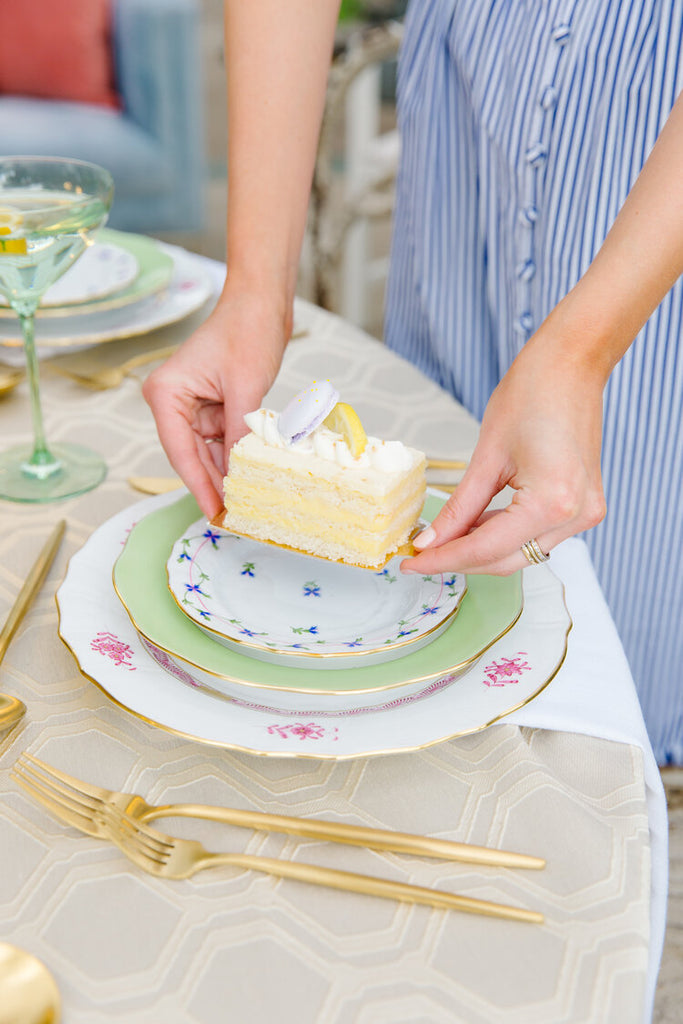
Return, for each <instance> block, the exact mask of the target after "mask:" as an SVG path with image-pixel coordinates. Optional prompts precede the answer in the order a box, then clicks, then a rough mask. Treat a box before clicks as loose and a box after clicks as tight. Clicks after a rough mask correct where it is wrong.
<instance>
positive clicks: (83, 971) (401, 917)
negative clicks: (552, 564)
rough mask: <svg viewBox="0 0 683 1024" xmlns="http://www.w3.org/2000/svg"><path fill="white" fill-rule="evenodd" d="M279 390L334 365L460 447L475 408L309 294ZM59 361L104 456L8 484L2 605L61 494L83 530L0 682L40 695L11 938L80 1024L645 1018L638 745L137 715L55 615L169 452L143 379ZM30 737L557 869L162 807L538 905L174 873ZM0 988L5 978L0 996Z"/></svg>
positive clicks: (20, 418)
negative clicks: (351, 752) (63, 490)
mask: <svg viewBox="0 0 683 1024" xmlns="http://www.w3.org/2000/svg"><path fill="white" fill-rule="evenodd" d="M297 318H298V324H299V326H305V327H307V328H308V329H309V332H310V333H309V336H308V337H306V338H302V339H301V340H299V341H295V342H293V343H292V344H291V345H290V348H289V350H288V354H287V358H286V362H285V366H284V369H283V371H282V374H281V377H280V378H279V380H278V382H277V385H276V387H275V389H274V393H273V402H274V403H275V404H276V407H277V405H279V404H281V403H282V402H283V401H284V400H286V399H287V398H288V397H290V396H291V394H292V393H293V391H294V390H295V389H297V388H299V387H300V386H304V385H305V384H307V383H308V382H309V381H310V380H311V379H312V378H315V377H316V376H318V377H319V376H324V377H330V378H331V379H332V380H333V381H334V382H335V384H336V386H337V387H338V389H339V390H340V391H341V393H342V395H343V397H344V399H346V400H347V401H351V402H352V403H353V404H354V406H355V407H356V408H357V409H358V411H359V413H360V415H361V417H362V418H363V419H364V421H365V422H366V425H367V427H368V428H369V429H370V430H371V431H372V432H376V433H378V434H380V435H383V436H387V437H398V438H401V439H403V440H404V441H406V442H408V443H411V444H415V445H417V446H419V447H422V448H424V449H425V450H427V451H428V452H430V453H432V454H434V455H449V456H454V457H458V456H463V457H467V456H468V455H469V453H470V452H471V450H472V447H473V444H474V441H475V438H476V432H477V426H476V423H474V421H473V420H472V419H471V418H470V417H469V416H468V415H467V414H466V413H465V412H464V411H463V410H462V409H460V408H459V407H458V406H457V405H456V404H455V403H454V402H453V401H452V400H451V399H450V398H449V397H448V396H447V395H445V394H444V393H443V392H441V391H439V389H437V388H436V387H435V386H434V385H433V384H432V383H431V382H429V381H427V380H426V379H425V378H423V377H422V376H421V375H420V374H418V373H417V372H416V371H415V370H414V369H413V368H412V367H410V366H409V365H408V364H406V363H404V362H402V361H400V360H398V359H397V358H396V357H395V356H393V355H392V354H391V353H389V352H387V351H386V350H385V349H384V348H383V347H382V346H381V345H380V344H378V343H376V342H373V341H372V340H371V339H369V338H367V337H366V336H365V335H363V334H362V333H361V332H359V331H357V330H356V329H354V328H351V327H349V326H348V325H347V324H344V323H343V322H342V321H340V320H338V319H336V318H335V317H332V316H329V315H328V314H325V313H322V312H321V311H318V310H315V309H313V308H312V307H310V306H307V305H305V304H303V303H302V304H300V306H299V308H298V313H297ZM198 319H200V318H199V317H195V318H194V319H192V320H189V321H186V322H184V323H183V324H180V325H177V326H176V327H174V328H169V329H166V330H164V331H161V332H158V333H157V334H155V335H153V336H149V337H147V338H142V339H131V340H128V341H126V342H117V343H115V344H111V345H101V346H99V347H98V348H96V349H92V350H90V351H89V352H85V353H82V354H80V355H78V356H76V355H73V356H69V355H67V356H64V357H62V358H61V361H62V363H64V364H69V365H72V366H76V365H79V366H80V367H81V368H83V367H86V366H88V365H105V364H108V363H113V362H119V361H121V360H122V359H123V358H125V357H126V356H127V355H129V354H131V353H133V352H137V351H140V350H142V349H144V348H145V347H150V346H152V345H159V346H161V345H166V344H168V343H169V339H171V340H173V339H178V340H179V339H181V338H182V337H184V336H185V335H186V334H187V333H189V330H190V328H191V327H192V326H193V325H194V324H195V323H196V322H198ZM55 365H56V364H53V365H52V366H50V365H49V364H45V367H44V375H43V390H44V406H45V417H46V425H47V431H48V436H49V437H50V438H51V439H54V440H57V439H63V440H67V439H68V440H75V441H82V440H83V439H84V438H87V440H88V442H89V443H90V444H91V445H92V446H94V447H96V448H98V449H99V450H100V451H101V452H102V453H103V454H104V456H105V457H106V459H107V462H108V465H109V475H108V477H107V479H106V481H105V482H104V483H103V484H102V485H101V486H100V487H99V488H98V489H97V490H95V491H94V492H91V493H90V494H86V495H84V496H83V497H81V498H79V499H75V500H71V501H69V502H66V503H64V504H61V505H57V506H45V507H33V506H21V505H12V504H9V503H4V504H2V506H1V507H0V517H1V521H2V530H1V531H0V614H2V615H4V614H6V612H7V610H8V608H9V606H10V604H11V601H12V600H13V598H14V596H15V595H16V592H17V590H18V588H19V586H20V583H21V581H22V579H23V577H24V576H25V574H26V572H27V571H28V568H29V566H30V564H31V562H32V560H33V558H34V557H35V554H36V552H37V550H38V549H39V547H40V545H41V544H42V543H43V541H44V539H45V537H46V536H47V534H48V532H49V528H50V527H51V525H52V524H53V523H54V522H55V520H56V519H57V518H59V517H62V516H65V517H66V518H67V520H68V533H67V536H66V539H65V541H64V543H63V546H62V549H61V551H60V553H59V556H58V559H57V561H56V563H55V565H54V567H53V569H52V571H51V573H50V575H49V577H48V580H47V582H46V584H45V586H44V588H43V590H42V592H41V593H40V595H39V597H38V599H37V601H36V603H35V605H34V606H33V608H32V610H31V611H30V613H29V615H28V616H27V619H26V620H25V623H24V625H23V627H22V629H21V631H20V632H19V634H18V635H17V637H16V638H15V641H14V643H13V644H12V646H11V648H10V650H9V653H8V655H7V657H6V659H5V662H4V665H3V669H2V684H1V686H2V689H3V690H4V691H6V692H9V693H14V694H17V695H18V696H20V697H21V698H22V699H23V700H24V701H25V702H26V704H27V706H28V714H27V716H26V718H25V720H24V721H23V722H22V724H21V725H20V726H19V727H17V728H16V729H14V730H13V731H12V732H11V733H9V734H7V735H5V736H2V737H0V788H1V792H2V798H1V803H0V850H1V851H2V860H1V863H2V870H0V921H1V922H2V923H1V927H0V939H4V940H6V941H10V942H13V943H15V944H17V945H19V946H22V947H24V948H25V949H27V950H30V951H31V952H33V953H35V954H36V955H37V956H39V957H40V958H42V959H43V960H44V961H45V963H46V964H47V965H48V966H49V967H50V969H51V970H52V972H53V973H54V976H55V978H56V979H57V982H58V985H59V988H60V990H61V994H62V997H63V1021H64V1024H110V1022H112V1021H124V1020H125V1021H126V1024H160V1022H162V1021H163V1022H164V1024H216V1022H217V1021H228V1020H229V1021H231V1022H240V1024H242V1022H250V1024H252V1022H253V1024H271V1022H275V1021H278V1022H282V1024H313V1022H319V1024H453V1022H460V1021H462V1022H463V1024H498V1022H501V1024H503V1022H504V1024H570V1022H571V1024H588V1022H594V1024H612V1022H613V1024H630V1022H634V1024H635V1022H638V1024H640V1022H641V1021H642V1019H643V1013H644V1011H643V1006H644V1005H645V1004H646V1002H647V994H646V989H647V982H646V976H647V969H648V949H649V913H650V844H649V834H648V810H647V804H646V793H645V783H644V778H643V761H642V752H641V750H640V749H639V748H638V747H636V746H629V745H626V744H621V743H615V742H607V741H603V740H600V739H596V738H591V737H588V736H581V735H575V734H572V733H563V732H551V731H543V730H533V729H523V728H519V727H517V726H514V725H510V724H505V723H502V724H499V725H496V726H494V727H492V728H490V729H488V730H486V731H484V732H481V733H478V734H476V735H472V736H469V737H466V738H463V739H459V740H454V741H451V742H447V743H444V744H442V745H440V746H436V747H433V748H430V749H426V750H424V751H422V752H420V753H411V754H404V755H393V756H389V757H380V758H374V759H367V758H366V759H359V760H352V761H344V762H334V761H316V760H299V759H287V760H282V759H279V758H263V757H256V756H250V755H246V754H239V753H232V752H229V751H225V750H219V749H215V748H212V747H208V746H203V745H200V744H199V743H195V742H189V741H185V740H183V739H181V738H179V737H176V736H173V735H171V734H169V733H166V732H164V731H162V730H160V729H157V728H154V727H152V726H151V725H148V724H146V723H145V722H143V721H141V720H138V719H137V718H135V717H133V716H131V715H129V714H127V713H126V712H125V711H123V710H122V709H121V708H119V707H117V706H115V705H114V704H113V703H111V702H110V701H109V700H108V699H107V697H106V696H105V695H104V694H103V693H102V692H101V691H100V690H99V689H98V688H96V687H95V686H94V685H92V683H90V682H89V681H87V680H86V679H85V678H84V677H82V676H81V675H80V674H79V672H78V670H77V668H76V665H75V663H74V660H73V658H72V657H71V655H70V654H69V652H68V651H67V650H66V648H65V647H64V646H63V645H62V643H61V642H60V640H59V638H58V636H57V613H56V609H55V601H54V593H55V590H56V588H57V586H58V584H59V582H60V580H61V579H62V577H63V575H64V572H65V569H66V565H67V561H68V559H69V557H70V556H71V555H72V554H73V553H74V552H75V551H77V550H78V549H79V548H80V547H81V545H82V544H83V543H84V542H85V541H86V539H87V538H88V537H89V535H90V534H91V533H92V531H93V529H94V528H95V527H97V526H98V525H99V524H101V523H103V522H104V521H105V520H106V519H107V518H108V517H110V516H111V515H112V514H114V513H115V512H117V511H119V510H120V509H122V508H124V507H125V506H127V505H129V504H131V503H133V502H134V501H137V500H139V497H140V496H139V495H136V494H134V493H133V491H132V490H131V489H130V487H129V486H128V485H127V483H126V478H127V477H128V476H129V475H130V474H154V475H161V474H165V473H167V472H170V468H169V466H168V464H167V462H166V460H165V456H164V455H163V452H162V450H161V448H160V446H159V443H158V441H157V436H156V431H155V427H154V423H153V420H152V417H151V415H150V413H149V411H148V409H147V407H146V406H145V404H144V402H143V400H142V398H141V394H140V385H139V381H137V380H135V379H127V380H126V381H125V383H124V384H123V385H121V386H120V387H118V388H116V389H114V390H111V391H107V392H102V393H95V392H90V391H87V390H85V389H84V388H82V387H79V386H77V385H76V384H73V383H71V382H69V381H67V380H66V379H64V378H62V377H59V376H57V375H56V373H55V372H54V366H55ZM0 424H1V428H0V435H1V436H2V443H3V445H6V444H9V443H10V442H15V441H19V440H24V439H26V438H27V437H28V436H29V401H28V394H27V390H26V386H25V385H22V386H21V387H20V388H19V389H18V390H17V391H15V392H14V393H12V394H11V395H9V396H8V397H6V398H5V399H2V400H1V401H0ZM22 751H30V752H32V753H34V754H36V755H38V756H42V757H44V758H45V759H46V760H47V761H49V762H51V763H53V764H55V765H56V766H59V767H61V768H63V769H64V770H66V771H68V772H71V773H73V774H75V775H77V776H80V777H82V778H87V779H89V780H90V781H92V782H95V783H98V784H101V785H105V786H108V787H110V788H126V789H130V790H137V791H140V792H142V793H144V794H146V795H147V796H148V797H149V798H150V799H152V800H155V801H163V802H168V801H182V800H191V801H202V802H206V803H215V804H224V805H236V806H240V807H255V808H258V809H263V810H267V811H272V812H283V813H291V814H297V815H311V816H319V817H326V818H332V819H335V820H343V821H349V822H356V823H363V824H367V825H373V826H378V827H383V828H391V829H400V830H406V831H414V832H419V833H423V834H427V833H428V834H432V835H435V836H441V837H444V838H453V839H459V840H466V841H470V842H474V843H481V844H488V845H496V846H505V847H508V848H512V849H522V850H528V851H529V852H534V853H537V854H540V855H543V856H545V857H547V860H548V867H547V869H546V870H545V871H543V872H522V871H509V870H496V869H480V868H474V867H471V866H467V865H456V866H453V865H448V864H445V863H443V862H438V861H434V860H426V859H425V860H420V859H417V858H408V857H401V856H398V855H394V854H381V853H372V852H367V851H363V850H359V849H352V848H345V847H339V846H335V845H334V844H327V845H326V844H322V843H315V842H311V841H305V840H296V839H293V838H287V837H283V836H277V835H267V834H260V833H259V834H252V833H244V832H240V831H239V830H232V829H227V828H225V827H221V826H217V825H206V824H199V823H188V822H173V821H171V822H167V823H166V825H168V827H169V830H173V829H174V828H175V830H176V831H177V833H178V834H182V835H191V836H194V837H197V838H201V839H203V840H204V841H205V842H206V843H207V845H209V846H210V847H211V848H212V849H216V850H219V849H244V850H248V851H250V852H252V853H260V854H268V855H275V856H283V857H292V858H296V859H300V860H302V861H306V860H307V861H310V862H314V863H316V862H317V863H321V864H327V865H332V866H342V867H344V868H346V869H349V870H352V871H360V872H366V873H374V874H377V875H381V876H385V877H390V878H395V879H400V880H405V881H410V882H413V883H417V884H420V885H425V886H432V887H435V886H438V887H440V888H443V889H450V890H452V891H457V892H461V893H466V894H470V895H475V896H478V897H482V898H485V899H492V900H497V901H500V902H509V903H513V904H517V905H521V906H528V907H530V908H536V909H540V910H542V911H543V912H544V913H545V915H546V924H545V925H544V926H542V927H540V926H534V925H525V924H518V923H514V922H503V921H499V920H493V919H487V918H483V917H475V916H469V915H464V914H458V913H454V912H445V911H437V910H430V909H428V908H425V907H414V906H408V905H405V904H396V903H393V902H390V901H386V900H382V899H376V898H370V897H363V896H355V895H351V894H342V893H338V892H333V891H331V890H325V889H319V888H316V887H312V886H306V885H303V884H298V883H296V882H288V881H277V880H275V879H272V878H270V877H267V876H260V875H257V874H253V873H250V874H236V873H234V872H232V871H230V870H224V869H221V870H218V871H215V872H204V873H203V874H200V875H198V876H196V877H195V878H194V879H193V880H190V881H184V882H164V881H161V880H158V879H154V878H152V877H150V876H147V875H144V874H143V873H142V872H140V871H138V870H137V869H135V868H133V867H132V866H131V865H130V864H129V863H127V862H126V860H125V859H124V858H123V856H122V855H121V854H120V853H119V852H118V851H117V850H116V849H114V848H113V847H111V846H109V845H107V844H106V843H103V842H100V841H97V840H95V839H91V838H89V837H86V836H82V835H80V834H78V833H77V832H75V831H74V830H72V829H70V828H67V827H63V826H62V825H60V824H59V823H57V822H56V821H54V820H52V819H51V818H50V817H49V816H48V815H47V814H46V813H44V812H43V811H42V810H41V809H40V808H38V807H37V806H34V805H33V804H32V803H31V801H30V800H29V799H28V798H27V797H26V796H25V795H24V794H23V793H22V792H21V791H20V790H19V789H18V788H17V786H16V785H15V784H14V783H13V782H12V781H11V780H10V775H9V772H10V769H11V766H12V764H13V762H14V760H15V758H16V757H17V756H18V755H19V754H20V753H21V752H22ZM0 999H1V996H0Z"/></svg>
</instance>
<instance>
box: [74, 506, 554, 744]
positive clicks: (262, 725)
mask: <svg viewBox="0 0 683 1024" xmlns="http://www.w3.org/2000/svg"><path fill="white" fill-rule="evenodd" d="M174 500H176V499H175V497H174V495H161V496H159V497H155V498H149V499H146V500H145V501H144V502H140V503H139V504H138V505H135V506H133V507H132V508H128V509H124V510H123V511H122V512H119V513H118V514H117V515H115V516H113V517H112V518H111V519H109V520H108V521H107V522H106V523H104V524H102V526H100V527H99V528H98V529H97V530H95V532H94V533H93V534H92V535H91V537H90V538H89V539H88V541H87V542H86V544H85V545H84V547H83V548H81V550H80V551H78V552H76V554H75V555H74V556H73V557H72V558H71V560H70V562H69V568H68V571H67V574H66V578H65V579H64V581H63V583H62V585H61V586H60V588H59V592H58V594H57V605H58V608H59V617H60V636H61V637H62V639H63V640H64V642H65V643H66V645H67V646H68V647H69V649H70V650H71V651H72V653H73V654H74V656H75V658H76V661H77V663H78V665H79V668H80V670H81V672H83V673H84V674H85V675H86V676H87V677H89V678H90V679H92V680H93V681H94V682H96V683H97V685H98V686H99V687H100V688H101V689H102V690H103V691H104V693H106V694H107V695H108V696H109V697H110V698H112V699H113V700H114V701H115V702H116V703H117V704H118V705H119V706H120V707H121V708H123V709H124V710H126V711H128V712H130V713H132V714H133V715H135V716H137V717H138V718H141V719H143V720H144V721H146V722H148V723H149V724H152V725H156V726H157V727H158V728H161V729H163V730H165V731H168V732H170V733H176V734H180V735H183V736H189V737H191V738H193V739H194V740H196V741H198V742H200V743H207V744H209V745H212V746H221V747H228V748H231V749H233V750H241V751H244V752H248V753H250V754H260V755H265V756H275V757H297V758H310V757H313V758H315V759H335V760H336V759H340V758H341V759H343V758H352V757H369V756H374V755H378V754H389V753H392V754H393V753H397V752H398V751H409V750H417V749H421V748H424V747H428V746H430V745H432V744H434V743H441V742H443V741H444V740H447V739H451V738H453V737H454V736H464V735H467V734H468V733H471V732H476V731H478V730H479V729H483V728H485V727H486V726H488V725H492V724H493V723H494V722H497V721H500V719H501V718H503V717H504V716H506V715H508V714H510V713H511V712H512V711H514V710H516V709H517V708H519V707H521V706H522V705H524V704H526V703H527V702H528V701H530V700H533V699H534V697H536V696H538V694H539V693H541V692H542V691H543V690H544V689H545V687H546V686H547V685H548V684H549V683H550V682H551V680H552V679H553V678H554V676H555V675H556V673H557V672H558V670H559V669H560V666H561V665H562V662H563V660H564V656H565V653H566V650H567V637H568V633H569V630H570V629H571V619H570V617H569V614H568V612H567V608H566V605H565V603H564V591H563V586H562V584H561V582H560V581H559V580H558V579H557V578H556V577H555V576H554V575H553V573H552V572H551V571H550V569H548V567H547V566H544V565H543V566H536V567H534V568H533V569H529V570H525V571H524V574H523V581H524V608H523V611H522V613H521V616H520V618H519V620H518V621H517V623H516V624H515V625H514V626H513V627H512V628H511V630H509V631H508V632H506V633H505V635H504V636H501V637H500V638H499V639H498V640H497V641H495V643H494V644H493V645H492V646H491V647H490V649H489V650H488V652H487V657H486V660H485V661H484V660H483V659H482V660H481V662H478V663H476V664H475V665H473V666H472V667H470V668H469V669H468V670H467V671H466V672H465V673H464V674H463V675H461V676H460V677H459V678H458V679H457V681H455V684H454V685H453V681H452V680H450V679H449V678H448V677H446V678H443V679H441V678H440V679H439V680H437V681H435V682H432V683H431V684H430V685H428V686H426V687H424V688H422V689H421V692H419V693H416V694H410V695H408V696H407V697H403V696H401V697H399V698H398V699H390V700H387V701H385V702H384V703H383V704H382V705H380V706H378V707H370V708H363V707H358V708H355V709H346V710H337V711H334V710H331V709H330V710H329V711H327V712H324V711H322V710H320V709H318V710H317V711H316V710H311V711H310V712H309V710H308V709H307V708H306V707H305V705H302V707H301V708H300V709H298V710H292V711H289V712H288V711H282V710H280V709H278V708H275V707H270V706H267V705H265V704H262V705H261V704H258V703H257V702H255V701H249V700H248V698H247V693H246V692H245V695H244V699H242V700H236V699H234V698H230V697H228V696H226V695H224V694H220V693H218V692H215V691H214V692H209V691H208V689H207V688H206V687H205V686H204V685H202V684H201V683H200V682H198V681H197V680H195V679H193V678H192V676H190V675H189V674H188V673H187V672H185V671H182V670H181V669H179V668H178V667H177V666H176V665H175V664H174V663H173V662H172V660H171V659H170V658H169V657H168V656H167V655H166V654H165V652H163V651H160V650H158V649H157V650H150V645H149V643H148V642H147V641H145V640H144V638H142V637H141V636H139V635H138V633H137V632H136V630H135V627H134V626H133V624H132V623H131V621H130V619H129V617H128V614H127V612H126V610H125V608H124V607H123V605H122V604H121V602H120V601H119V600H118V598H117V595H116V592H115V590H114V588H113V586H112V568H113V565H114V563H115V562H116V559H117V558H118V556H119V554H120V550H121V544H122V542H123V541H124V540H125V538H126V536H127V535H128V533H129V531H130V530H131V528H132V526H133V524H134V523H135V522H139V521H140V520H141V519H142V518H143V517H144V516H145V515H146V514H148V513H150V512H153V511H155V510H156V509H159V508H162V507H164V506H167V505H170V504H172V503H173V501H174ZM93 641H95V642H94V643H93ZM150 655H152V656H151V657H150ZM132 667H134V668H135V671H130V669H131V668H132ZM515 670H516V671H515ZM508 673H509V674H508ZM491 675H493V676H494V677H495V678H496V679H498V680H500V681H503V680H504V679H508V680H509V685H503V686H495V685H494V686H491V685H490V676H491Z"/></svg>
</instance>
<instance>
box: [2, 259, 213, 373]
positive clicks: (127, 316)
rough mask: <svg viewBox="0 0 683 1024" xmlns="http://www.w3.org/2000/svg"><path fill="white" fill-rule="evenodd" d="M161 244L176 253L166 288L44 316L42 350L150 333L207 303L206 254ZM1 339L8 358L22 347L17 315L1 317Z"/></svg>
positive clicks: (39, 328)
mask: <svg viewBox="0 0 683 1024" xmlns="http://www.w3.org/2000/svg"><path fill="white" fill-rule="evenodd" d="M162 249H163V251H164V252H167V253H169V255H170V256H171V258H172V259H173V273H172V275H171V278H170V280H169V282H168V286H167V287H166V288H164V289H163V290H162V291H157V292H155V293H154V294H152V295H148V296H146V297H144V298H141V299H140V300H139V301H136V302H131V303H126V304H124V305H120V306H118V305H117V306H115V308H107V309H106V310H104V311H100V312H87V313H86V312H81V313H80V314H79V315H74V316H73V317H53V318H45V319H41V320H40V321H39V322H38V323H37V324H36V344H37V346H38V350H39V354H41V355H49V354H53V355H55V354H57V353H58V352H64V351H74V350H78V349H81V348H86V347H88V346H89V345H94V344H99V343H101V342H104V341H115V340H118V339H120V338H131V337H134V336H136V335H139V334H146V333H147V332H148V331H153V330H156V329H157V328H159V327H165V326H167V325H168V324H171V323H175V322H176V321H178V320H182V319H183V318H184V317H186V316H189V315H190V313H194V312H195V310H197V309H199V308H200V307H201V306H203V305H204V303H205V302H207V300H208V299H209V298H210V297H211V296H212V295H213V293H214V285H213V282H212V280H211V277H210V275H209V274H208V273H207V271H206V269H205V265H204V261H203V259H202V258H201V257H198V256H195V255H194V254H193V253H189V252H186V251H185V250H184V249H180V248H177V247H176V246H166V245H164V246H162ZM0 345H1V346H3V347H5V348H6V352H3V359H4V360H5V361H8V359H7V357H8V356H10V355H11V349H13V348H20V347H21V335H20V332H19V330H18V326H17V321H16V318H12V319H3V320H2V321H1V322H0ZM22 361H23V357H22Z"/></svg>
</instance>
